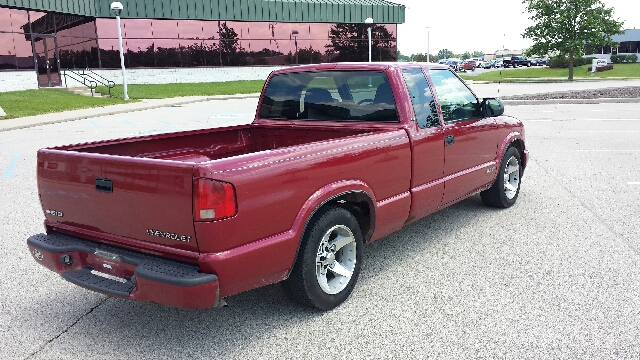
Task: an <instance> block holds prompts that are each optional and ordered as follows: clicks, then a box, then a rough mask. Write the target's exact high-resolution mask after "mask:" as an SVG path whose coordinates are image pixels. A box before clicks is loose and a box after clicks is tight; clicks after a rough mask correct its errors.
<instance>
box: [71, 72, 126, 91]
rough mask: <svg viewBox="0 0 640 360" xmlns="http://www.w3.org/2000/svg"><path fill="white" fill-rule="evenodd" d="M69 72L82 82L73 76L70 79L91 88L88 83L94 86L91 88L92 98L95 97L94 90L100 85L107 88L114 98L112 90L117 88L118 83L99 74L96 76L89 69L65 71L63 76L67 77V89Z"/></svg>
mask: <svg viewBox="0 0 640 360" xmlns="http://www.w3.org/2000/svg"><path fill="white" fill-rule="evenodd" d="M67 71H69V72H70V73H71V74H73V75H75V76H78V77H80V78H81V79H82V80H78V79H77V78H75V77H73V76H72V75H68V76H69V77H70V78H72V79H73V80H76V81H78V82H80V83H82V84H83V85H85V86H89V85H87V84H86V82H89V84H93V87H91V86H89V88H91V96H93V90H94V89H95V88H96V87H98V84H100V85H103V86H106V87H107V91H109V96H113V95H111V89H113V88H114V87H115V86H116V83H115V82H113V81H111V80H109V79H106V78H104V77H102V76H100V75H98V74H96V73H95V72H93V71H91V70H89V69H81V70H71V69H65V70H64V71H63V75H64V76H65V80H64V82H65V85H64V86H65V87H66V86H67V78H66V77H67Z"/></svg>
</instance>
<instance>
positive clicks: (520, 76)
mask: <svg viewBox="0 0 640 360" xmlns="http://www.w3.org/2000/svg"><path fill="white" fill-rule="evenodd" d="M588 67H589V66H588V65H583V66H578V67H576V68H574V69H573V78H574V79H586V78H589V79H590V78H599V79H607V78H624V79H629V78H635V79H639V78H640V63H634V64H614V65H613V70H608V71H603V72H596V73H595V76H593V77H592V76H591V72H588V71H587V68H588ZM461 77H462V78H463V79H465V80H476V81H503V82H517V81H522V80H524V81H535V80H549V79H552V80H567V78H568V77H569V69H551V68H548V67H540V68H539V67H530V68H522V69H513V70H495V71H490V72H486V73H484V74H480V75H477V76H471V75H468V74H461Z"/></svg>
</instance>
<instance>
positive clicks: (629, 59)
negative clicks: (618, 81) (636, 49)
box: [627, 54, 638, 63]
mask: <svg viewBox="0 0 640 360" xmlns="http://www.w3.org/2000/svg"><path fill="white" fill-rule="evenodd" d="M627 62H632V63H634V62H638V55H636V54H631V55H627Z"/></svg>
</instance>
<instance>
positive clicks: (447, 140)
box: [444, 135, 455, 146]
mask: <svg viewBox="0 0 640 360" xmlns="http://www.w3.org/2000/svg"><path fill="white" fill-rule="evenodd" d="M454 142H455V139H454V138H453V135H447V136H445V137H444V144H445V145H446V146H449V145H453V143H454Z"/></svg>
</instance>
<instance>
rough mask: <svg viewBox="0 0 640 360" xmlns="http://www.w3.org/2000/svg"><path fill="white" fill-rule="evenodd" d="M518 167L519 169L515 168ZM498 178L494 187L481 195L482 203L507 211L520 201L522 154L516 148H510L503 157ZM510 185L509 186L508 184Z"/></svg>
mask: <svg viewBox="0 0 640 360" xmlns="http://www.w3.org/2000/svg"><path fill="white" fill-rule="evenodd" d="M514 166H517V168H514ZM498 170H499V172H498V176H497V178H496V180H495V181H494V182H493V185H491V187H490V188H489V189H487V190H485V191H482V192H481V193H480V197H481V198H482V202H483V203H484V204H485V205H487V206H491V207H497V208H502V209H506V208H508V207H511V206H512V205H513V204H515V203H516V200H518V195H519V194H520V174H522V162H521V161H520V153H519V152H518V150H517V149H516V148H514V147H509V148H508V149H507V151H505V153H504V155H503V156H502V160H501V161H500V168H499V169H498ZM507 183H508V184H507Z"/></svg>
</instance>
